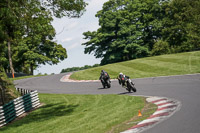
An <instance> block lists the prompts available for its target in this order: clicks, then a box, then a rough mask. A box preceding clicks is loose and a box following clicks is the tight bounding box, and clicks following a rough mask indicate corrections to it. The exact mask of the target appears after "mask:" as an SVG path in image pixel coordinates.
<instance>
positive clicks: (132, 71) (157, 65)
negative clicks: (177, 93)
mask: <svg viewBox="0 0 200 133" xmlns="http://www.w3.org/2000/svg"><path fill="white" fill-rule="evenodd" d="M102 69H103V70H105V71H107V72H108V73H109V75H110V77H111V78H116V77H117V76H118V74H119V73H120V72H123V73H124V74H125V75H128V76H130V77H131V78H144V77H157V76H169V75H183V74H193V73H200V51H195V52H186V53H179V54H170V55H161V56H154V57H147V58H141V59H135V60H131V61H125V62H120V63H113V64H109V65H105V66H101V67H96V68H91V69H87V70H84V71H79V72H75V73H73V74H72V75H71V76H70V78H71V79H76V80H84V79H86V80H91V79H94V80H97V79H99V76H100V72H101V70H102Z"/></svg>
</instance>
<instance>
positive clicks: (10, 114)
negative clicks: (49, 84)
mask: <svg viewBox="0 0 200 133" xmlns="http://www.w3.org/2000/svg"><path fill="white" fill-rule="evenodd" d="M17 90H20V91H21V92H22V95H23V96H21V97H18V98H16V99H14V100H13V101H10V102H9V103H7V104H5V105H3V106H0V127H1V126H3V125H5V124H7V123H9V122H11V121H13V120H14V119H15V118H16V117H18V116H20V115H21V114H23V113H24V112H28V111H29V110H31V109H33V108H35V107H37V106H39V105H40V100H39V97H38V92H37V91H28V90H26V91H25V90H23V89H17ZM22 90H23V91H22ZM20 91H19V92H20ZM21 92H20V93H21ZM25 93H26V94H25Z"/></svg>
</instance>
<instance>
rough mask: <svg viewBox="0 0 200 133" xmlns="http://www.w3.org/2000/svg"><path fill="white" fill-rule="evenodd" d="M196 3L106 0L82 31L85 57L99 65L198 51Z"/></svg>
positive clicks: (199, 10) (186, 0)
mask: <svg viewBox="0 0 200 133" xmlns="http://www.w3.org/2000/svg"><path fill="white" fill-rule="evenodd" d="M199 7H200V1H199V0H109V1H108V2H106V3H104V5H103V8H102V10H100V11H98V12H97V14H96V17H97V18H98V19H99V25H100V28H98V29H97V30H96V31H87V32H84V33H83V35H84V39H86V40H87V41H86V42H85V43H82V45H84V46H85V50H84V52H85V54H94V56H95V57H96V58H102V60H101V65H104V64H108V63H114V62H120V61H126V60H131V59H136V58H140V57H146V56H153V55H161V54H169V53H179V52H186V51H194V50H200V8H199Z"/></svg>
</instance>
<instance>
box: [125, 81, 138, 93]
mask: <svg viewBox="0 0 200 133" xmlns="http://www.w3.org/2000/svg"><path fill="white" fill-rule="evenodd" d="M121 80H122V82H125V84H124V87H125V88H126V90H127V91H128V92H131V90H132V91H133V92H136V91H137V90H136V88H135V86H134V85H135V83H133V82H132V81H131V79H130V78H129V77H127V78H124V77H123V78H122V79H121Z"/></svg>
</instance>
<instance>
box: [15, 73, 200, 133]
mask: <svg viewBox="0 0 200 133" xmlns="http://www.w3.org/2000/svg"><path fill="white" fill-rule="evenodd" d="M64 75H66V73H65V74H57V75H51V76H43V77H36V78H29V79H23V80H17V81H15V84H16V87H19V88H24V89H31V90H38V92H39V93H65V94H120V95H145V96H160V97H168V98H172V99H176V100H178V101H180V102H181V104H182V106H181V109H180V110H179V111H178V112H176V113H175V114H174V115H173V116H172V117H170V118H168V119H167V120H165V121H163V122H161V123H159V124H157V125H155V126H154V127H153V128H150V129H148V130H146V131H144V133H199V132H200V126H199V125H200V116H199V113H200V74H196V75H183V76H170V77H158V78H144V79H135V80H133V81H134V82H135V87H136V88H137V92H136V93H127V91H126V90H125V89H124V88H122V87H121V86H120V85H119V84H118V81H112V87H111V88H109V89H103V88H102V85H101V83H100V82H89V83H87V82H85V83H84V82H79V83H69V82H60V79H61V78H62V77H63V76H64Z"/></svg>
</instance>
